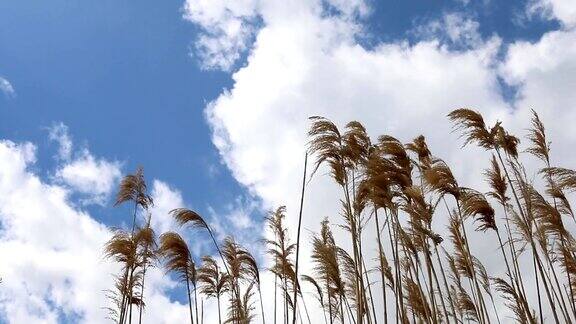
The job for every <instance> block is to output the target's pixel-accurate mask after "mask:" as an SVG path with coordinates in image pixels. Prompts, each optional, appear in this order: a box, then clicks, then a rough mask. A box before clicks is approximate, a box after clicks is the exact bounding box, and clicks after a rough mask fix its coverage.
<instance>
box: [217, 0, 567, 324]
mask: <svg viewBox="0 0 576 324" xmlns="http://www.w3.org/2000/svg"><path fill="white" fill-rule="evenodd" d="M291 5H292V6H294V7H296V6H297V7H298V9H299V10H287V9H286V8H287V7H288V6H290V5H288V4H286V2H284V1H269V2H266V5H265V6H264V5H262V6H261V7H260V8H259V10H260V11H259V13H260V15H261V18H262V21H263V22H264V23H263V25H262V26H261V28H260V29H259V30H258V32H257V33H256V35H255V42H254V44H253V45H252V48H251V50H250V53H249V56H248V59H247V63H246V65H245V66H243V67H241V68H239V69H238V70H236V71H235V72H234V73H233V75H232V79H233V86H232V87H231V89H228V90H226V91H224V92H223V93H222V94H221V95H220V96H219V97H218V98H217V99H216V100H214V101H212V102H211V103H209V104H208V106H207V108H206V115H207V119H208V121H209V123H210V124H211V126H212V130H213V142H214V144H215V145H216V146H217V148H218V149H219V151H220V153H221V155H222V159H223V160H224V161H225V163H226V165H227V166H228V167H229V168H230V169H231V171H232V172H233V175H234V177H235V178H236V179H237V180H238V181H240V182H241V183H243V184H244V185H246V186H247V187H248V188H249V190H250V191H251V192H253V193H255V194H256V195H257V196H258V197H261V198H262V200H263V204H264V206H265V208H271V207H277V206H279V205H284V204H285V205H287V206H288V219H287V224H289V226H290V230H291V236H292V237H295V235H294V230H295V228H296V225H295V224H296V221H297V218H296V217H297V211H298V198H299V184H300V181H299V179H300V177H301V172H302V163H303V156H304V146H305V143H306V131H307V127H308V125H309V124H308V121H307V117H309V116H312V115H322V116H326V117H328V118H330V119H332V120H333V121H335V122H336V123H337V124H338V125H340V126H343V125H344V124H345V123H346V122H348V121H350V120H354V119H356V120H359V121H361V122H362V123H364V124H365V126H366V127H367V129H368V132H369V133H370V134H371V135H372V136H373V137H375V136H377V135H380V134H383V133H384V134H391V135H394V136H397V137H398V138H399V139H400V140H402V141H404V142H407V141H409V140H411V139H412V138H414V137H416V136H417V135H420V134H424V135H425V136H426V137H427V141H428V143H429V146H430V148H431V149H432V151H433V153H435V154H436V155H438V156H439V157H442V158H444V159H446V160H447V162H448V163H449V164H450V165H451V166H452V167H453V171H454V172H455V174H456V176H457V178H458V179H459V182H460V184H461V185H463V186H472V187H476V188H479V189H485V188H486V184H485V183H484V182H483V181H479V180H478V179H482V177H481V172H482V170H483V169H484V168H485V167H487V166H488V155H487V154H486V153H485V152H483V151H482V150H479V149H476V148H472V147H471V148H466V149H464V150H461V144H462V143H461V141H459V139H458V136H457V135H456V134H453V133H451V132H450V124H449V122H448V120H447V118H446V114H447V113H448V112H449V111H451V110H452V109H455V108H459V107H462V106H467V107H474V108H476V109H478V110H480V111H481V112H482V113H483V114H484V116H485V118H486V120H487V122H488V123H494V122H495V121H496V120H497V119H498V120H503V121H504V122H505V125H506V127H508V128H509V129H511V130H513V131H514V132H516V134H518V135H519V136H522V135H523V134H524V129H525V128H527V127H528V126H529V122H528V117H529V111H530V110H529V109H530V108H535V109H537V110H538V112H539V113H540V115H541V116H542V118H543V120H544V121H545V122H546V123H547V125H549V129H550V130H551V134H550V135H551V137H552V138H553V139H554V143H555V144H554V145H555V147H560V148H564V147H568V145H570V143H574V139H575V137H574V134H573V133H574V130H573V128H572V129H570V128H569V127H565V123H566V120H574V119H575V118H574V114H575V112H576V109H574V102H576V100H574V92H573V89H574V85H575V83H574V80H573V79H574V75H576V73H574V72H575V66H576V65H575V60H576V59H575V58H576V55H574V44H576V42H574V35H573V33H572V32H570V31H563V32H553V33H549V34H546V35H545V36H544V37H543V39H542V40H540V41H538V42H536V43H534V44H531V43H522V42H519V43H515V44H512V45H511V46H510V49H509V51H508V56H507V59H506V60H505V61H500V59H499V56H498V53H499V52H501V51H503V50H504V51H505V50H506V48H505V47H503V46H501V41H500V39H499V38H498V37H492V38H490V39H482V38H481V37H480V35H479V33H478V28H479V25H478V23H477V22H475V21H473V20H471V19H469V18H466V17H464V16H461V15H457V14H452V15H451V14H449V15H446V16H444V17H443V19H442V20H440V21H438V22H436V23H435V24H436V25H434V26H436V27H434V26H433V27H434V28H433V29H434V30H432V32H433V33H436V37H434V38H426V40H423V41H420V42H417V43H416V44H414V45H409V44H408V43H407V42H402V41H396V42H392V43H382V44H380V45H379V46H377V47H375V48H374V49H366V48H364V47H362V46H361V45H360V44H358V43H357V42H356V41H355V36H356V35H358V33H359V32H361V30H362V28H361V27H359V25H358V24H359V23H358V21H357V20H354V19H351V18H350V16H346V15H338V14H337V15H325V14H322V11H321V10H318V6H319V5H318V2H310V1H309V2H307V3H306V4H304V3H303V2H294V3H291ZM291 9H293V8H291ZM438 33H442V35H438ZM450 42H452V43H456V42H461V45H465V49H464V50H462V49H461V48H458V50H457V51H453V50H452V47H451V46H449V45H450ZM499 78H503V79H504V80H506V81H507V82H509V83H511V84H513V85H516V86H518V87H519V89H520V95H521V97H520V99H519V100H518V101H517V102H515V103H513V104H510V103H508V102H507V101H506V100H504V98H503V97H502V95H501V92H502V90H501V87H500V85H499ZM570 118H571V119H570ZM271 125H272V127H271ZM550 126H551V127H550ZM558 128H563V129H562V130H558V131H556V129H558ZM560 150H561V151H563V152H562V153H561V152H557V153H558V157H559V159H558V161H561V162H562V163H563V164H564V165H568V166H569V165H573V164H574V161H575V159H576V156H575V155H574V154H572V153H571V151H570V150H568V149H564V150H563V149H560ZM555 154H556V153H555ZM560 158H561V159H560ZM323 173H325V171H323V170H321V171H320V172H319V173H318V175H317V176H316V178H315V179H314V180H313V181H312V182H311V183H310V187H309V188H308V189H307V195H306V202H305V210H304V224H303V225H304V228H305V229H310V230H314V229H317V228H318V223H319V221H320V220H321V219H322V218H323V217H324V216H329V217H330V219H331V220H332V221H333V222H340V219H339V217H338V215H339V208H340V206H339V201H338V197H340V194H339V190H338V188H336V187H335V186H334V185H333V184H331V182H330V180H329V179H327V177H326V176H322V174H323ZM435 226H436V228H437V229H438V231H439V232H440V233H445V230H444V227H443V223H442V221H437V222H436V223H435ZM367 231H369V230H367ZM337 235H338V237H339V239H340V241H341V242H346V238H345V237H344V236H343V234H342V233H337ZM486 235H491V234H482V233H473V234H471V237H472V239H473V240H474V246H473V251H472V252H473V253H475V254H477V255H478V256H479V257H480V258H481V259H482V261H483V262H484V263H485V264H486V266H487V267H488V269H489V271H490V272H491V273H495V274H502V271H503V270H504V269H503V268H502V262H500V261H499V259H497V257H498V256H497V255H495V254H494V253H493V252H494V251H495V247H494V246H493V245H492V242H493V239H494V238H492V237H488V239H487V237H486ZM302 248H303V251H309V247H308V246H307V243H306V242H304V245H303V247H302ZM365 248H366V250H367V251H372V252H374V251H375V247H374V237H373V235H372V234H371V233H368V234H366V237H365ZM304 258H305V259H304V260H305V262H304V269H303V271H304V272H309V271H310V264H309V263H307V262H306V258H307V256H304ZM530 298H531V299H532V300H533V301H534V300H535V299H534V298H535V296H534V295H531V296H530ZM498 308H499V309H501V310H502V313H501V314H502V315H501V317H502V316H508V315H509V313H508V310H507V309H505V307H504V306H503V305H502V304H501V303H500V304H498ZM316 316H319V317H318V318H319V319H321V317H320V316H321V315H319V314H316Z"/></svg>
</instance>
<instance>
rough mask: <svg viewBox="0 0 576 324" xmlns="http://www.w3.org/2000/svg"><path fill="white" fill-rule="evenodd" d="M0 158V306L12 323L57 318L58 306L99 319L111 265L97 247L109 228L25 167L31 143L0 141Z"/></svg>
mask: <svg viewBox="0 0 576 324" xmlns="http://www.w3.org/2000/svg"><path fill="white" fill-rule="evenodd" d="M0 161H2V162H1V163H2V165H3V168H2V170H0V196H1V197H0V222H1V224H2V231H1V233H0V258H2V260H3V261H2V263H1V264H0V273H1V275H2V278H3V283H2V290H1V291H0V300H1V302H0V309H1V313H2V314H3V316H5V318H6V320H7V321H8V322H11V323H39V322H42V323H56V322H58V320H59V317H58V314H59V313H60V312H62V313H63V314H68V315H71V314H76V315H78V316H82V317H83V318H84V322H90V323H99V322H102V321H103V320H102V318H103V317H104V316H106V315H105V314H104V313H103V311H102V309H101V308H100V307H101V306H104V305H105V302H106V301H105V300H104V297H103V294H102V290H103V289H106V288H108V287H110V284H111V280H110V279H111V277H110V275H109V274H110V273H112V271H115V267H113V266H112V265H110V264H109V263H107V262H104V261H103V260H102V259H101V255H100V251H101V249H102V246H103V244H104V242H105V241H106V240H107V238H108V237H109V235H110V233H109V231H108V230H107V229H106V227H105V226H104V225H102V224H100V223H98V222H96V221H94V220H93V219H92V218H90V216H88V215H87V214H86V213H85V212H83V211H80V210H76V209H74V208H73V207H71V206H70V205H69V203H68V201H67V194H66V190H64V189H63V188H61V187H58V186H54V185H48V184H46V183H44V182H42V181H41V180H40V179H39V178H38V177H37V176H36V175H34V174H33V173H31V172H30V171H28V168H29V166H30V165H31V164H32V163H33V162H34V156H33V146H32V144H29V143H27V144H15V143H12V142H9V141H1V142H0ZM55 305H57V306H58V308H56V307H55Z"/></svg>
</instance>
